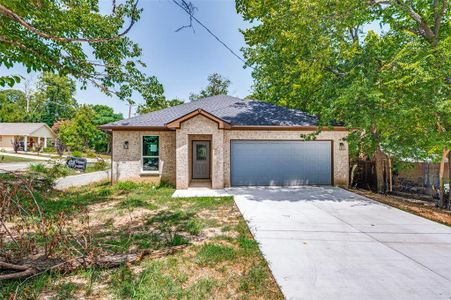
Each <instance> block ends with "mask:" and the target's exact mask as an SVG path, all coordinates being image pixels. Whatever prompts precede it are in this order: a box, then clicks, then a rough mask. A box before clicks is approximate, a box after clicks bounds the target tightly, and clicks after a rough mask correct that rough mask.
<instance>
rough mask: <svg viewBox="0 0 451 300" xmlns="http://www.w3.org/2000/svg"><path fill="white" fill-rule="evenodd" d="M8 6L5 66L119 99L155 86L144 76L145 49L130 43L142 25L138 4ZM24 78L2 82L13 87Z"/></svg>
mask: <svg viewBox="0 0 451 300" xmlns="http://www.w3.org/2000/svg"><path fill="white" fill-rule="evenodd" d="M110 8H111V10H110V11H101V9H100V7H99V0H79V1H72V0H31V1H30V0H20V1H17V0H4V1H2V3H1V4H0V52H1V53H2V55H1V56H0V65H3V66H5V67H7V68H12V67H13V66H17V65H22V66H24V67H26V69H27V71H28V72H31V71H36V72H52V73H59V74H60V75H63V76H64V75H69V76H71V77H73V78H75V79H76V80H79V81H80V82H81V83H82V87H86V86H87V84H88V83H91V84H92V85H94V86H95V87H97V88H99V89H101V90H102V91H103V92H105V93H106V94H108V95H111V94H115V95H117V96H118V97H119V98H120V99H126V98H129V97H131V96H132V93H133V91H137V92H139V93H143V90H144V89H146V88H147V86H146V85H149V84H155V80H153V79H152V80H148V78H147V76H146V75H145V74H144V73H142V72H141V71H140V68H143V67H145V64H144V63H143V62H142V61H141V60H140V56H141V49H140V47H139V46H138V45H137V44H136V43H134V42H133V41H132V40H130V39H129V38H128V37H127V33H128V32H129V31H130V30H131V29H132V27H133V26H134V24H135V23H136V22H137V21H138V20H139V18H140V14H141V12H142V10H141V9H140V8H139V7H138V1H136V0H125V1H123V2H121V3H120V4H119V3H118V2H117V1H115V0H112V1H111V6H110ZM20 79H21V78H20V76H16V75H11V76H3V77H0V86H5V85H9V86H13V85H14V84H15V83H17V82H19V81H20Z"/></svg>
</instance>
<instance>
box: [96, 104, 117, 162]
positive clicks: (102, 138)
mask: <svg viewBox="0 0 451 300" xmlns="http://www.w3.org/2000/svg"><path fill="white" fill-rule="evenodd" d="M91 108H92V110H93V111H94V117H93V119H92V123H93V124H94V125H95V126H99V125H103V124H107V123H111V122H114V121H118V120H122V119H123V118H124V116H123V115H122V114H121V113H115V112H114V110H113V108H111V107H109V106H107V105H99V104H97V105H92V106H91ZM92 142H93V143H92V144H91V148H94V149H95V150H96V151H97V152H107V153H109V152H110V146H111V145H110V143H111V135H110V134H107V133H105V132H103V131H101V130H97V131H96V137H95V138H94V139H93V140H92Z"/></svg>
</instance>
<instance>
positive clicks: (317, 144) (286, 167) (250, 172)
mask: <svg viewBox="0 0 451 300" xmlns="http://www.w3.org/2000/svg"><path fill="white" fill-rule="evenodd" d="M331 177H332V155H331V142H330V141H311V142H303V141H232V142H231V179H232V186H243V185H285V186H286V185H304V184H331V183H332V182H331Z"/></svg>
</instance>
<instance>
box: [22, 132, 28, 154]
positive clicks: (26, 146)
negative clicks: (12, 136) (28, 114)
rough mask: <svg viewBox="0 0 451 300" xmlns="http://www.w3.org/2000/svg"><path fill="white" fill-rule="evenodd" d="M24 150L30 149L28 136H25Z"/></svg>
mask: <svg viewBox="0 0 451 300" xmlns="http://www.w3.org/2000/svg"><path fill="white" fill-rule="evenodd" d="M23 150H24V151H28V136H24V137H23Z"/></svg>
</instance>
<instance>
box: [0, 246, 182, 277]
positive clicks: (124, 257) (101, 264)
mask: <svg viewBox="0 0 451 300" xmlns="http://www.w3.org/2000/svg"><path fill="white" fill-rule="evenodd" d="M186 247H188V245H180V246H175V247H171V248H168V249H162V250H150V249H146V250H143V251H140V252H137V253H125V254H112V255H105V256H100V257H94V258H90V257H86V256H83V257H76V258H74V259H71V260H69V261H60V260H34V261H26V262H23V263H22V264H17V263H14V264H13V263H8V262H3V261H0V281H1V280H9V279H22V278H27V277H29V276H32V275H36V274H38V273H44V272H47V271H52V272H58V273H68V272H73V271H75V270H78V269H85V268H91V267H96V268H101V269H111V268H115V267H118V266H121V265H123V264H133V263H137V262H140V261H141V260H142V259H143V258H144V257H147V258H159V257H163V256H166V255H170V254H173V253H175V252H177V251H180V250H182V249H185V248H186ZM1 270H8V271H19V272H13V273H7V274H2V273H1Z"/></svg>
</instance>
